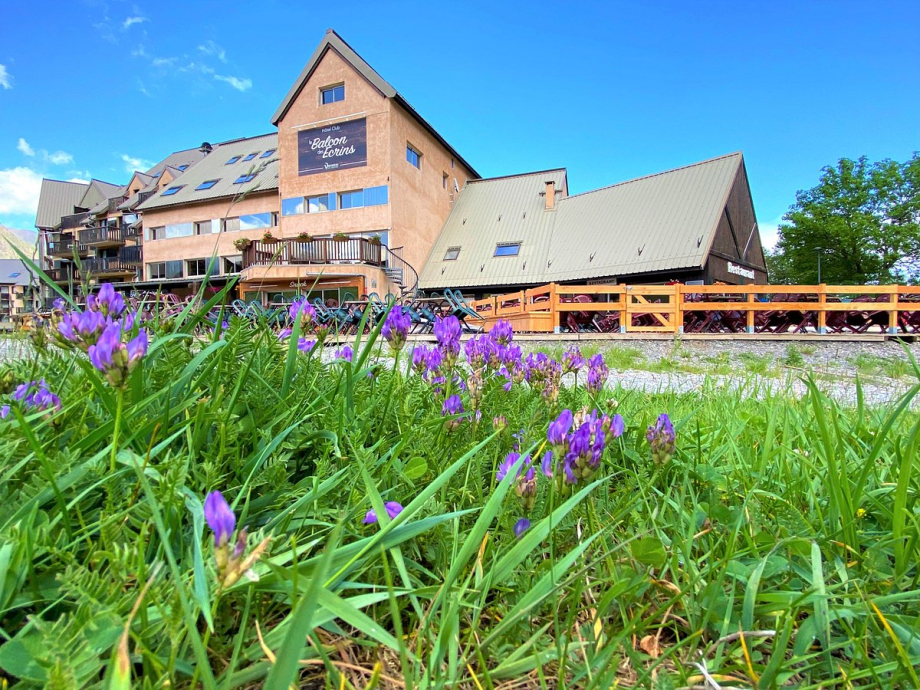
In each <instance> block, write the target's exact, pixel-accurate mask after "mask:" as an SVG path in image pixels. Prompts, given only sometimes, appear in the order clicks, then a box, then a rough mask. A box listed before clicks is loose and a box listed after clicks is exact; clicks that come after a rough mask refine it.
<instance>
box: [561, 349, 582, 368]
mask: <svg viewBox="0 0 920 690" xmlns="http://www.w3.org/2000/svg"><path fill="white" fill-rule="evenodd" d="M583 366H585V358H584V356H583V355H582V354H581V350H579V349H578V347H577V346H574V345H573V346H572V347H571V348H569V349H568V350H566V351H565V354H563V355H562V371H563V373H565V374H568V373H571V372H576V373H577V372H578V370H579V369H581V368H582V367H583Z"/></svg>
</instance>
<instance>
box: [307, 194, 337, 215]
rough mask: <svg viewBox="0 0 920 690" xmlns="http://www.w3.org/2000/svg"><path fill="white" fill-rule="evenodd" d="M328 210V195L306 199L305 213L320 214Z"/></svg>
mask: <svg viewBox="0 0 920 690" xmlns="http://www.w3.org/2000/svg"><path fill="white" fill-rule="evenodd" d="M333 208H335V207H334V206H333ZM328 210H329V195H328V194H322V195H320V196H311V197H307V213H320V212H322V211H328Z"/></svg>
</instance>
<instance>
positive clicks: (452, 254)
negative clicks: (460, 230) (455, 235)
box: [444, 247, 460, 261]
mask: <svg viewBox="0 0 920 690" xmlns="http://www.w3.org/2000/svg"><path fill="white" fill-rule="evenodd" d="M458 256H460V247H448V248H447V253H446V254H445V255H444V260H445V261H456V260H457V257H458Z"/></svg>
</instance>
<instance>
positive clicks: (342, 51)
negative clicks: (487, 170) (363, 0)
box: [272, 29, 479, 177]
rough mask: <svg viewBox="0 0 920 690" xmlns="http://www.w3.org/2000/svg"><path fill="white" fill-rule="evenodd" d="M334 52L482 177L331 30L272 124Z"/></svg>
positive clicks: (477, 175)
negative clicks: (324, 57)
mask: <svg viewBox="0 0 920 690" xmlns="http://www.w3.org/2000/svg"><path fill="white" fill-rule="evenodd" d="M328 50H334V51H335V52H336V53H338V54H339V55H340V56H341V57H342V59H343V60H345V61H346V62H348V63H349V64H350V65H351V66H352V67H354V68H355V70H356V71H357V72H358V74H360V75H361V76H362V77H364V78H365V79H366V80H367V81H368V82H369V83H370V84H371V86H373V87H374V88H375V89H377V90H378V91H379V92H380V93H381V94H382V95H384V96H386V97H387V98H392V99H393V100H395V101H396V102H397V103H399V105H401V106H402V107H403V108H405V110H406V111H407V112H408V113H409V114H410V115H411V116H412V117H414V118H415V119H416V120H417V121H418V123H419V124H420V125H421V126H422V127H424V128H425V129H426V130H428V132H429V133H430V134H431V135H432V136H433V137H434V138H435V139H436V140H437V141H439V142H440V143H441V145H442V146H444V148H446V149H447V150H448V151H450V152H451V154H452V155H453V156H454V158H456V159H457V160H459V161H460V162H461V163H463V165H465V166H466V167H467V169H468V170H469V171H470V172H471V173H472V174H473V176H474V177H479V173H477V172H476V170H475V169H474V168H473V166H471V165H470V164H469V162H467V160H466V159H465V158H464V157H463V156H461V155H460V154H459V153H457V151H456V149H454V147H453V146H451V145H450V144H448V143H447V141H446V140H445V139H444V137H442V136H441V135H440V134H438V132H437V131H436V130H435V128H434V127H432V126H431V124H429V122H428V121H427V120H425V118H423V117H422V116H421V115H419V113H418V111H416V109H415V108H413V107H412V106H411V105H409V102H408V101H407V100H406V99H405V98H404V97H403V96H402V94H400V93H399V92H398V91H397V90H396V89H394V88H393V87H392V86H391V85H390V83H389V82H388V81H387V80H386V79H384V78H383V77H381V76H380V75H379V74H378V73H377V71H376V70H375V69H374V68H373V67H371V66H370V65H369V64H367V62H365V61H364V59H363V58H362V57H361V56H360V55H358V53H356V52H355V50H354V48H352V47H351V46H350V45H348V44H347V43H346V42H345V41H344V40H343V39H342V37H341V36H339V35H338V34H337V33H336V32H335V31H333V30H332V29H326V35H325V36H323V40H322V41H320V43H319V45H318V46H317V47H316V50H314V51H313V55H312V56H311V57H310V59H309V60H308V61H307V64H306V66H304V68H303V70H301V72H300V75H299V76H298V77H297V80H296V81H295V82H294V84H293V86H291V88H290V90H289V91H288V92H287V95H285V97H284V99H283V100H282V101H281V105H279V106H278V109H277V110H276V111H275V114H274V115H273V116H272V124H273V125H277V124H278V122H279V121H280V120H281V118H282V117H284V114H285V113H286V112H287V111H288V108H290V107H291V104H292V103H293V102H294V100H295V99H296V98H297V95H298V94H299V93H300V92H301V90H302V89H303V87H304V85H305V84H306V83H307V82H308V81H309V79H310V76H311V75H312V74H313V70H315V69H316V66H317V65H318V64H319V63H320V61H322V59H323V56H324V55H325V54H326V51H328Z"/></svg>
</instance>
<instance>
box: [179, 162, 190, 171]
mask: <svg viewBox="0 0 920 690" xmlns="http://www.w3.org/2000/svg"><path fill="white" fill-rule="evenodd" d="M187 167H188V164H187V163H186V164H185V165H180V166H179V170H185V169H186V168H187Z"/></svg>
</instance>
